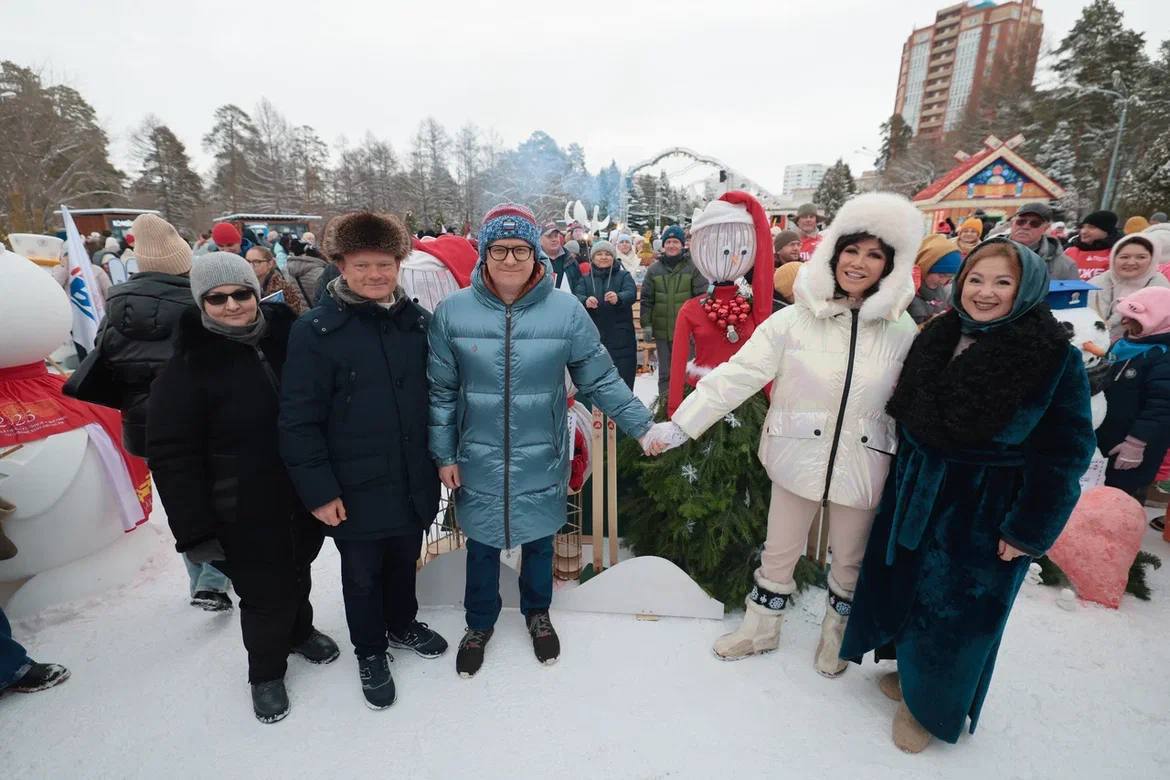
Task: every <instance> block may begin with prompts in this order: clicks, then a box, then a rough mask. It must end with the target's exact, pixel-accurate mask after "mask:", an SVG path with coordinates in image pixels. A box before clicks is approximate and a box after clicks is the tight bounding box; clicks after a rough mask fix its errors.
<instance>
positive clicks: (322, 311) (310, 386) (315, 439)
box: [280, 290, 439, 539]
mask: <svg viewBox="0 0 1170 780" xmlns="http://www.w3.org/2000/svg"><path fill="white" fill-rule="evenodd" d="M429 323H430V315H429V314H428V313H427V311H426V310H425V309H423V308H422V307H421V306H419V305H418V304H416V303H414V302H413V301H410V300H404V301H402V302H400V303H399V304H397V305H396V306H394V307H392V308H391V309H390V310H387V309H385V308H384V307H382V306H379V305H378V304H377V303H373V302H371V303H365V304H361V305H358V306H351V305H348V304H343V303H340V302H338V301H336V300H335V299H334V298H333V295H332V293H331V292H329V291H328V290H327V291H326V292H325V300H324V302H323V303H322V304H321V305H319V306H317V307H316V308H314V309H312V310H310V311H308V312H306V313H305V314H304V315H303V316H302V317H301V318H300V319H299V320H297V322H296V323H295V324H294V325H293V328H292V335H291V337H290V339H289V346H288V362H287V363H286V364H285V367H284V377H283V383H282V384H283V387H282V398H281V409H280V452H281V455H282V457H283V458H284V462H285V463H286V464H287V466H288V470H289V474H290V475H291V476H292V479H293V483H294V484H295V485H296V489H297V491H298V492H299V493H300V496H301V499H302V500H303V501H304V503H305V506H306V507H308V508H309V509H310V510H313V509H316V508H318V507H321V506H324V505H325V504H327V503H329V502H330V501H332V500H333V499H335V498H338V497H340V498H341V499H342V503H343V504H344V505H345V511H346V516H347V517H346V519H345V520H344V521H343V522H342V523H341V525H339V526H337V527H335V528H327V529H326V533H328V534H330V535H331V536H334V537H336V538H338V539H381V538H387V537H391V536H401V535H405V534H408V533H416V532H417V531H418V529H420V528H425V527H427V526H428V525H430V523H431V522H432V521H433V520H434V517H435V514H436V513H437V512H438V508H439V477H438V470H437V469H436V468H435V464H434V462H433V461H432V460H431V457H430V454H429V452H428V450H427V412H428V399H429V391H428V387H427V354H428V353H427V327H428V326H429Z"/></svg>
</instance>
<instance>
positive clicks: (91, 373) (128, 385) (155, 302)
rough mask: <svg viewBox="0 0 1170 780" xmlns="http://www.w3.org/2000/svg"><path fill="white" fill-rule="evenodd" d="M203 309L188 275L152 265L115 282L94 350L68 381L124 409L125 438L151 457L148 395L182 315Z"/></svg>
mask: <svg viewBox="0 0 1170 780" xmlns="http://www.w3.org/2000/svg"><path fill="white" fill-rule="evenodd" d="M190 311H194V312H196V313H198V308H197V307H196V305H195V299H194V298H192V297H191V283H190V281H188V279H187V277H185V276H172V275H171V274H160V273H155V272H153V271H147V272H143V273H138V274H135V275H134V278H132V279H130V280H129V281H126V282H123V283H122V284H116V285H114V286H113V287H111V288H110V295H109V298H107V299H106V317H105V320H103V322H102V325H101V329H100V330H99V332H98V336H97V341H96V343H95V345H94V350H93V351H92V352H90V353H89V354H88V355H87V356H86V358H85V360H84V361H82V364H81V366H80V367H79V368H78V369H77V371H76V372H75V373H74V374H73V376H72V377H70V378H69V381H68V382H67V383H66V384H65V390H64V392H65V394H66V395H69V396H72V397H74V398H78V399H80V400H82V401H88V402H90V403H94V404H99V405H101V406H109V407H112V408H114V409H119V410H121V412H122V443H123V445H124V446H125V447H126V449H127V450H129V451H130V453H132V454H134V455H138V456H139V457H144V458H148V457H149V452H148V450H147V436H146V401H147V398H148V397H149V396H150V385H151V382H153V381H154V379H155V377H157V376H158V375H159V374H160V373H161V372H162V370H163V367H164V366H166V364H167V362H168V361H169V360H170V359H171V355H172V354H173V353H174V341H175V335H176V333H177V329H178V324H179V320H180V319H181V318H182V316H183V314H184V313H185V312H190Z"/></svg>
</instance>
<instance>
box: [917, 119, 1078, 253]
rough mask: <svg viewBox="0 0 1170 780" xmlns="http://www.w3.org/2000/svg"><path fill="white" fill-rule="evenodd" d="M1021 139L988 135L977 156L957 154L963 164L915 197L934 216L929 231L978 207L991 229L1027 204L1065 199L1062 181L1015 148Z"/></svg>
mask: <svg viewBox="0 0 1170 780" xmlns="http://www.w3.org/2000/svg"><path fill="white" fill-rule="evenodd" d="M1022 143H1024V137H1023V136H1022V135H1017V136H1015V137H1014V138H1012V139H1010V140H1008V141H1006V142H1005V141H1001V140H999V139H998V138H996V137H995V136H988V137H987V138H986V139H985V140H984V141H983V148H982V149H981V150H980V151H978V152H976V153H975V154H967V153H966V152H958V153H957V154H955V159H956V160H958V165H956V166H955V167H954V168H952V169H951V170H949V171H947V172H946V173H945V174H943V175H942V176H940V177H939V178H938V179H936V180H935V181H933V182H931V184H930V186H929V187H927V188H926V189H924V190H922V191H921V192H919V193H918V194H917V195H915V196H914V205H915V206H917V207H918V208H919V209H921V210H922V212H923V213H924V214H926V215H927V217H929V219H930V224H931V228H930V229H931V230H932V231H934V232H937V231H938V225H939V224H940V223H945V222H946V221H947V219H948V218H949V219H950V220H951V222H952V223H953V224H955V225H958V224H959V223H961V222H962V221H963V220H964V219H965V218H967V217H969V216H971V215H973V214H975V213H976V212H977V211H978V212H981V214H980V216H981V218H982V219H983V221H984V227H985V228H986V227H988V226H989V224H994V223H997V222H999V221H1001V220H1004V219H1009V218H1011V217H1012V215H1014V214H1015V213H1016V211H1017V210H1018V209H1019V208H1020V207H1021V206H1023V205H1024V204H1025V203H1035V202H1037V201H1040V202H1044V203H1051V202H1052V201H1055V200H1058V199H1060V198H1062V197H1064V189H1063V188H1062V187H1061V186H1060V185H1059V184H1057V183H1056V182H1055V181H1053V180H1052V179H1050V178H1049V177H1048V176H1047V174H1045V173H1044V171H1042V170H1040V169H1039V168H1037V167H1036V166H1035V165H1033V164H1032V163H1031V162H1030V161H1028V160H1027V159H1025V158H1024V157H1023V156H1022V155H1020V154H1019V153H1018V152H1017V151H1016V149H1017V148H1018V147H1019V146H1020V145H1021V144H1022Z"/></svg>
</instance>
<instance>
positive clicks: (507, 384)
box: [504, 304, 512, 555]
mask: <svg viewBox="0 0 1170 780" xmlns="http://www.w3.org/2000/svg"><path fill="white" fill-rule="evenodd" d="M511 416H512V304H508V305H507V306H505V307H504V549H505V550H511V549H512V527H511V523H510V514H511V512H510V507H509V500H510V496H509V492H510V491H509V485H508V482H509V473H510V469H511V460H512V436H511V432H510V430H509V428H510V427H511V425H510V422H511ZM508 554H509V555H511V552H509V553H508Z"/></svg>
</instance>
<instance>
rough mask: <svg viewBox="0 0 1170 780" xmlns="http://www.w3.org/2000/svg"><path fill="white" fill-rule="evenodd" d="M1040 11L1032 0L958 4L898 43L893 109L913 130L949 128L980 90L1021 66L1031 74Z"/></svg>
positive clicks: (1040, 26)
mask: <svg viewBox="0 0 1170 780" xmlns="http://www.w3.org/2000/svg"><path fill="white" fill-rule="evenodd" d="M1043 30H1044V12H1043V11H1041V10H1040V9H1039V8H1037V7H1036V3H1035V2H1034V0H1014V1H1013V2H1007V3H1000V4H998V5H996V4H995V3H994V2H991V0H986V1H985V2H972V3H959V4H958V5H952V6H948V7H947V8H944V9H942V10H941V11H939V12H938V14H937V15H936V16H935V20H934V24H932V25H930V26H929V27H921V28H919V29H916V30H914V32H912V33H910V37H909V38H907V39H906V43H905V44H903V46H902V67H901V70H900V72H899V73H898V96H897V98H896V100H895V104H894V111H895V113H898V114H901V115H902V118H903V119H905V120H906V124H908V125H910V128H911V129H912V130H913V131H914V134H915V135H919V134H921V135H934V136H937V135H941V134H942V133H944V132H947V131H949V130H953V129H954V128H955V126H956V125H958V124H959V121H960V120H961V119H962V117H963V112H964V110H965V109H966V108H967V106H968V104H970V103H971V102H972V101H974V100H976V99H977V98H978V96H979V93H980V91H981V90H982V89H984V88H986V86H987V85H988V84H991V83H994V82H995V81H996V80H998V79H1002V78H1004V77H1005V76H1006V75H1007V74H1008V73H1009V71H1010V70H1011V69H1013V68H1020V69H1022V72H1023V75H1025V76H1026V77H1027V78H1028V79H1031V78H1032V76H1033V75H1034V74H1035V72H1036V59H1037V57H1038V56H1039V54H1040V38H1041V35H1042V33H1043Z"/></svg>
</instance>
